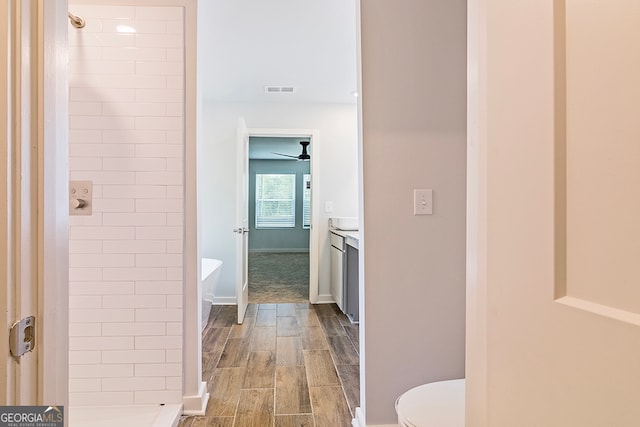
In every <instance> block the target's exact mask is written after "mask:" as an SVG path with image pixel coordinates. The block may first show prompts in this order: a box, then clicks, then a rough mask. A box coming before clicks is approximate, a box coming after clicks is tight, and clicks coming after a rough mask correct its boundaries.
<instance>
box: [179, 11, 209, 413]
mask: <svg viewBox="0 0 640 427" xmlns="http://www.w3.org/2000/svg"><path fill="white" fill-rule="evenodd" d="M171 5H172V6H184V45H185V50H184V55H185V62H184V66H185V70H184V75H185V79H184V83H185V87H184V92H185V104H184V106H185V124H184V129H185V134H184V137H185V154H184V158H185V160H184V179H185V181H184V192H185V193H184V194H185V200H184V202H185V205H184V209H185V210H184V221H185V223H184V257H183V260H184V262H183V265H184V284H183V308H182V313H183V314H182V315H183V330H182V334H183V341H182V342H183V347H182V396H183V398H182V402H183V405H184V411H185V413H194V414H198V415H202V414H204V408H206V405H207V402H208V400H209V394H208V393H207V391H206V390H207V383H206V382H202V334H201V327H202V324H201V317H202V304H201V295H200V294H201V286H200V278H201V277H202V276H201V271H202V263H201V262H200V222H199V218H198V186H197V183H198V170H197V164H198V144H197V139H198V138H197V137H198V123H199V122H198V117H199V110H198V105H199V103H198V95H197V90H198V88H197V75H198V73H197V34H198V33H197V23H198V19H197V15H198V5H197V0H176V1H175V2H174V3H172V4H171ZM201 411H202V412H201Z"/></svg>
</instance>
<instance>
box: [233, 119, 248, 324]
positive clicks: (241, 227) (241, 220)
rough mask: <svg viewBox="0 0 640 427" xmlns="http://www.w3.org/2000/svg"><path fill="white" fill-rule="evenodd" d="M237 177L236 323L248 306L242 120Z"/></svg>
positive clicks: (245, 157)
mask: <svg viewBox="0 0 640 427" xmlns="http://www.w3.org/2000/svg"><path fill="white" fill-rule="evenodd" d="M237 162H238V174H237V175H238V176H237V180H236V182H237V183H238V184H237V185H238V189H237V191H236V229H235V230H234V232H235V233H237V237H236V263H237V279H236V280H237V284H236V297H237V303H238V323H239V324H240V323H242V322H243V321H244V315H245V313H246V312H247V305H248V304H249V256H248V255H249V133H248V132H247V126H246V124H245V122H244V120H242V119H240V124H239V126H238V148H237Z"/></svg>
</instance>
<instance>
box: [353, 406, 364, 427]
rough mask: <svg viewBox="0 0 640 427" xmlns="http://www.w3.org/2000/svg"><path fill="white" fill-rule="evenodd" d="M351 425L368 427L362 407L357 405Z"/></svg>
mask: <svg viewBox="0 0 640 427" xmlns="http://www.w3.org/2000/svg"><path fill="white" fill-rule="evenodd" d="M351 425H352V426H353V427H367V424H366V423H365V421H364V413H363V411H362V408H361V407H359V406H358V407H356V416H355V418H354V419H353V420H351Z"/></svg>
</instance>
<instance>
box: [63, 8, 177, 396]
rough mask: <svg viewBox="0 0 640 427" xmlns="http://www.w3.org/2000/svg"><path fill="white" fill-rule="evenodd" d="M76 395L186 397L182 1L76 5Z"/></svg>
mask: <svg viewBox="0 0 640 427" xmlns="http://www.w3.org/2000/svg"><path fill="white" fill-rule="evenodd" d="M72 6H73V12H74V13H75V14H77V15H80V16H82V17H83V18H84V19H85V21H86V23H87V25H86V27H85V28H84V29H81V30H77V29H75V28H73V27H71V26H69V45H70V46H69V49H70V51H69V56H70V76H69V86H70V91H69V115H70V117H69V128H70V132H69V171H70V179H72V180H90V181H93V197H94V199H93V215H91V216H71V217H70V242H69V251H70V258H69V263H70V271H69V277H70V301H69V305H70V319H69V320H70V324H69V335H70V341H69V364H70V366H69V377H70V380H69V388H70V404H71V405H72V406H81V405H132V404H150V403H154V404H158V403H167V404H169V403H180V402H181V401H182V364H181V362H182V292H183V291H182V289H183V276H182V272H183V269H182V264H183V241H182V238H183V237H182V236H183V229H184V222H183V221H184V219H183V218H184V215H183V206H184V200H183V194H184V191H183V185H184V179H183V172H184V171H183V165H184V161H183V153H184V102H183V100H184V76H183V70H184V61H183V58H184V36H183V34H184V31H183V27H184V24H183V10H182V8H179V7H133V6H132V7H121V6H92V5H74V4H73V3H72Z"/></svg>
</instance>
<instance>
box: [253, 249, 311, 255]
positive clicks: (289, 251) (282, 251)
mask: <svg viewBox="0 0 640 427" xmlns="http://www.w3.org/2000/svg"><path fill="white" fill-rule="evenodd" d="M249 253H250V254H307V253H309V248H280V249H250V250H249Z"/></svg>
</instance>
